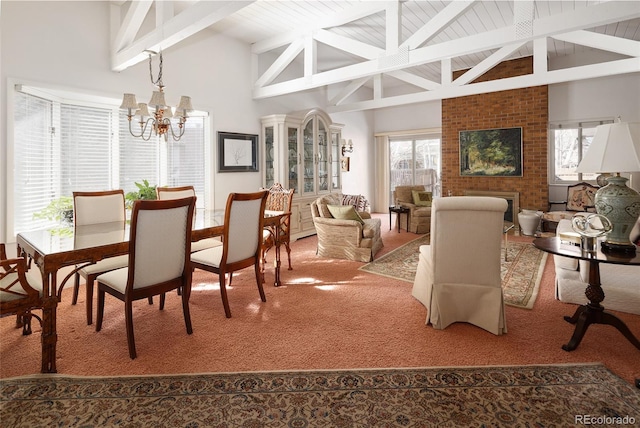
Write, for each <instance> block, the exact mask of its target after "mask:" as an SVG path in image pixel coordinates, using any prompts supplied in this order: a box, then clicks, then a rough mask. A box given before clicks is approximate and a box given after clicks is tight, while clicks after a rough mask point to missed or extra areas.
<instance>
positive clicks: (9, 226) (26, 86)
mask: <svg viewBox="0 0 640 428" xmlns="http://www.w3.org/2000/svg"><path fill="white" fill-rule="evenodd" d="M18 88H19V89H20V90H21V91H23V92H26V93H29V94H31V95H35V96H40V97H42V98H46V99H50V100H52V101H54V102H60V103H67V104H74V105H78V106H89V107H99V108H106V109H113V112H114V117H115V118H118V115H119V113H120V111H119V110H120V109H119V106H120V101H121V100H119V99H116V98H113V97H109V96H104V95H98V94H92V93H87V92H86V91H83V90H81V89H69V88H61V87H57V86H54V85H48V84H43V83H40V82H28V81H24V80H18V79H15V78H8V79H7V90H6V94H7V110H6V141H7V147H6V150H7V158H6V169H5V183H6V209H5V214H6V215H5V219H4V222H3V224H0V228H4V238H3V240H4V241H6V242H15V236H16V231H15V215H14V213H15V176H14V170H15V162H14V161H15V154H16V146H15V138H14V135H15V126H14V117H15V107H16V105H15V102H16V101H15V94H16V93H17V92H18ZM194 113H195V115H198V116H204V120H203V124H204V125H203V126H204V129H203V134H204V135H203V136H204V147H203V157H204V172H203V175H204V177H203V180H204V187H205V188H204V193H205V198H204V199H205V200H206V201H207V205H211V204H212V199H211V197H212V195H213V192H212V189H211V173H210V171H211V164H212V161H211V153H212V152H211V148H210V146H211V141H212V136H211V129H212V115H211V114H210V112H209V111H197V112H194ZM118 123H119V121H118V120H117V119H116V120H113V121H112V127H111V132H112V133H113V135H114V140H113V141H114V147H113V150H112V152H111V163H112V165H113V168H112V171H111V172H112V174H111V187H112V188H114V189H115V188H118V186H119V147H118V131H119V129H118V126H119V125H118ZM163 142H164V140H163ZM165 151H166V150H165ZM164 156H165V157H166V153H165V154H164ZM165 178H166V176H165ZM157 184H158V185H165V183H164V182H162V181H159V182H158V183H157ZM204 208H205V209H206V208H209V206H205V207H204Z"/></svg>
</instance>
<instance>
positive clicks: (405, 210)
mask: <svg viewBox="0 0 640 428" xmlns="http://www.w3.org/2000/svg"><path fill="white" fill-rule="evenodd" d="M410 211H411V210H410V209H409V208H407V207H403V206H396V205H392V206H390V207H389V230H391V213H396V215H397V216H398V233H400V215H402V214H406V216H407V232H408V231H409V220H410V219H409V212H410Z"/></svg>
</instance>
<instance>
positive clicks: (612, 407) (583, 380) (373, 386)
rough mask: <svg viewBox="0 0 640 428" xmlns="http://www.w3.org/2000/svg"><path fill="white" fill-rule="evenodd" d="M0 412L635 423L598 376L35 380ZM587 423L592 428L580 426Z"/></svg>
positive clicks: (547, 371)
mask: <svg viewBox="0 0 640 428" xmlns="http://www.w3.org/2000/svg"><path fill="white" fill-rule="evenodd" d="M0 403H1V404H2V406H1V410H0V420H2V423H3V426H7V427H9V426H10V427H32V426H65V427H88V426H155V427H176V426H183V427H223V426H224V427H228V426H245V427H311V426H313V427H381V426H384V427H407V426H410V427H433V426H450V427H462V426H464V427H489V426H492V427H503V426H504V427H507V426H508V427H513V426H522V427H524V426H531V427H533V426H535V427H551V426H553V427H566V426H576V425H583V424H586V425H596V426H603V425H612V424H618V425H629V426H637V425H634V424H635V423H636V422H638V421H639V420H640V391H638V390H636V389H634V388H633V387H632V386H631V385H629V384H628V383H627V382H624V381H623V380H622V379H620V378H618V377H617V376H615V375H614V374H612V373H611V372H610V371H609V370H608V369H606V368H605V367H604V366H602V365H600V364H587V365H554V366H542V365H540V366H525V367H516V366H510V367H509V366H502V367H496V366H493V367H464V368H460V367H458V368H409V369H372V370H340V371H304V372H262V373H260V372H253V373H217V374H196V375H169V376H154V377H149V376H138V377H105V378H95V377H93V378H92V377H73V376H60V375H53V376H51V375H50V376H42V375H38V376H33V377H26V378H17V379H4V380H1V381H0ZM587 417H588V418H594V419H589V421H601V422H598V423H595V424H594V423H593V422H591V423H584V421H585V418H587ZM595 418H601V419H595Z"/></svg>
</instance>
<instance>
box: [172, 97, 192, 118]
mask: <svg viewBox="0 0 640 428" xmlns="http://www.w3.org/2000/svg"><path fill="white" fill-rule="evenodd" d="M191 110H193V107H192V106H191V97H187V96H184V95H183V96H181V97H180V102H179V103H178V107H176V113H177V112H182V113H184V114H183V116H186V115H187V114H186V113H187V112H188V111H191Z"/></svg>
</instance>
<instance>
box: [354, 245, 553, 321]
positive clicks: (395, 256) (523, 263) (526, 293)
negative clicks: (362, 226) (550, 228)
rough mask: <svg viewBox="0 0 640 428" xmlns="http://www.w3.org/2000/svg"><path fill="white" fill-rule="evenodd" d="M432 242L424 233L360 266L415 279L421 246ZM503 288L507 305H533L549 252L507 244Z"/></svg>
mask: <svg viewBox="0 0 640 428" xmlns="http://www.w3.org/2000/svg"><path fill="white" fill-rule="evenodd" d="M428 243H429V235H424V236H421V237H420V238H418V239H415V240H413V241H411V242H408V243H406V244H404V245H403V246H401V247H398V248H396V249H395V250H393V251H391V252H390V253H388V254H385V255H384V256H382V257H380V258H379V259H377V260H374V261H373V262H371V263H367V264H366V265H364V266H362V267H360V270H363V271H366V272H370V273H374V274H376V275H382V276H386V277H389V278H395V279H400V280H403V281H407V282H411V283H413V278H414V277H415V276H416V268H417V267H418V254H419V250H418V247H420V245H426V244H428ZM500 260H501V262H502V265H501V276H502V290H503V292H504V301H505V303H506V304H507V305H510V306H516V307H519V308H526V309H531V308H532V307H533V304H534V303H535V301H536V297H537V296H538V288H539V286H540V279H542V272H543V270H544V266H545V263H546V261H547V253H545V252H543V251H540V250H538V249H537V248H535V247H534V246H533V245H531V243H526V242H512V241H510V242H509V244H508V246H507V261H505V259H504V248H502V255H501V257H500Z"/></svg>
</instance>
